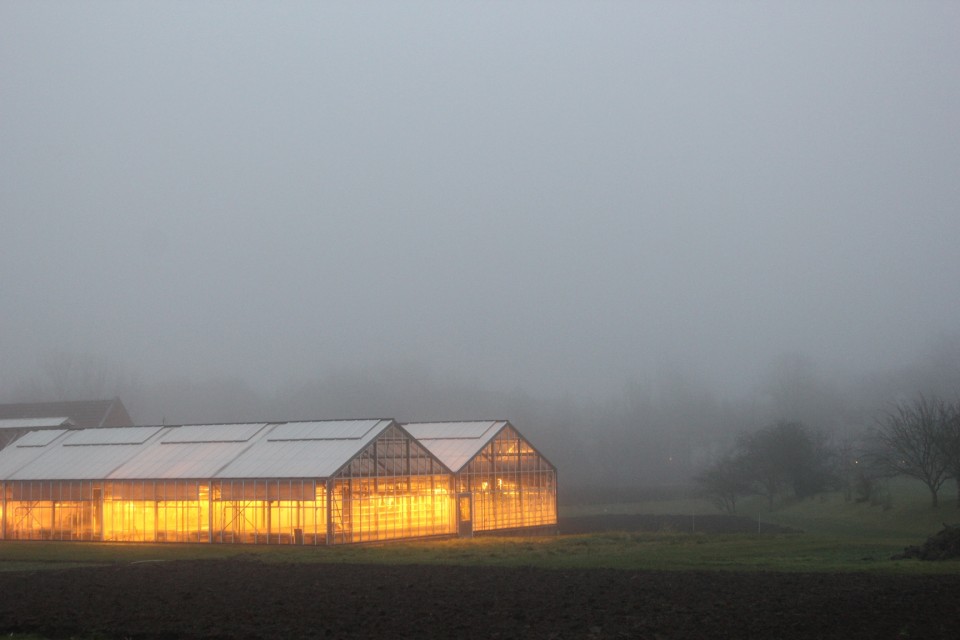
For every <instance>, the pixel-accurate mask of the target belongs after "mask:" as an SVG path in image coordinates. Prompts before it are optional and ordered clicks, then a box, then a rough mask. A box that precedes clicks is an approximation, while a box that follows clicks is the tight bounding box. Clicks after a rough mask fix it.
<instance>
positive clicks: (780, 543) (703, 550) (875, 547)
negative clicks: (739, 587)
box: [0, 483, 960, 574]
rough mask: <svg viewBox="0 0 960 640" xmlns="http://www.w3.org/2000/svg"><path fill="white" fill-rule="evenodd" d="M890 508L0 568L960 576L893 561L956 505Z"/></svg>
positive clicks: (175, 551)
mask: <svg viewBox="0 0 960 640" xmlns="http://www.w3.org/2000/svg"><path fill="white" fill-rule="evenodd" d="M890 492H891V496H892V500H891V501H890V503H889V505H888V506H887V508H884V507H882V506H870V505H868V504H854V503H850V502H845V501H844V500H843V498H842V496H839V495H834V494H830V495H825V496H822V497H818V498H814V499H810V500H806V501H802V502H798V503H796V504H792V505H788V506H783V507H781V508H779V509H776V510H774V511H767V510H765V509H762V508H761V506H763V507H765V504H763V503H762V502H761V501H746V502H745V503H744V504H743V505H741V507H740V511H741V513H743V514H744V515H748V516H750V517H752V518H757V517H759V518H760V519H762V520H763V521H766V522H771V523H774V524H781V525H786V526H790V527H793V528H796V529H799V530H802V533H795V534H776V535H774V534H764V535H751V534H727V535H708V534H687V533H627V532H621V533H606V534H593V535H580V536H554V537H543V538H475V539H473V540H433V541H419V542H400V543H390V544H385V545H363V546H343V547H296V546H289V547H277V546H271V547H266V546H232V545H181V544H166V545H164V544H95V543H56V542H11V541H7V542H2V543H0V570H24V569H26V570H40V569H52V568H67V567H71V566H83V565H91V564H94V565H95V564H109V563H131V562H158V561H169V560H179V559H184V560H185V559H202V558H223V557H238V558H249V559H258V560H260V561H263V562H337V563H342V562H347V563H384V564H405V563H406V564H409V563H421V564H465V565H476V564H485V565H510V566H537V567H546V568H555V569H563V568H585V567H610V568H623V569H663V570H776V571H827V572H833V571H867V572H872V571H878V572H906V573H931V574H932V573H958V572H960V561H957V562H940V563H930V562H920V561H915V560H898V561H894V560H890V559H889V558H890V556H891V555H893V554H894V553H897V552H899V551H901V550H902V549H903V547H905V546H907V545H910V544H920V543H921V542H923V541H924V540H925V539H926V537H927V536H928V535H931V534H933V533H935V532H937V531H939V530H940V529H941V528H942V526H943V523H944V522H948V523H952V524H955V523H957V522H958V521H960V510H958V509H956V508H955V506H956V505H955V501H953V500H944V503H943V504H942V506H941V507H940V508H939V509H931V508H930V507H929V504H928V502H927V499H926V496H925V495H924V493H923V490H922V487H919V488H918V487H916V486H915V485H913V484H911V483H899V484H896V485H894V486H891V488H890ZM598 512H601V513H602V512H607V513H675V514H676V513H680V514H683V513H691V514H694V513H696V514H707V513H715V511H714V510H713V509H712V508H711V507H710V506H709V505H708V504H706V503H703V502H700V501H696V500H673V501H669V502H651V503H632V504H615V505H585V506H579V507H570V508H567V509H565V511H564V515H578V514H586V513H598Z"/></svg>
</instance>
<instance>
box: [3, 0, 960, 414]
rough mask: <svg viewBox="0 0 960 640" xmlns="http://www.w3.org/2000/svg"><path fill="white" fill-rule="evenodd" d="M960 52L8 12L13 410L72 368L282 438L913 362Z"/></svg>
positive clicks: (942, 208)
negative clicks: (361, 415) (290, 430)
mask: <svg viewBox="0 0 960 640" xmlns="http://www.w3.org/2000/svg"><path fill="white" fill-rule="evenodd" d="M958 26H960V8H958V7H957V6H956V5H955V4H952V3H947V2H940V3H938V2H933V3H925V4H922V5H909V4H901V3H892V2H891V3H871V4H870V5H863V4H858V3H805V4H803V5H794V4H790V3H767V4H726V3H724V4H709V3H689V4H686V3H685V4H682V5H676V4H673V3H642V4H637V5H630V4H620V3H556V4H549V5H548V4H542V3H535V2H520V3H511V4H509V5H491V4H485V3H457V4H453V5H447V4H442V3H431V2H420V3H405V4H403V5H394V4H390V3H370V4H364V5H361V6H354V5H345V6H328V5H314V4H311V3H299V2H283V3H279V4H272V5H246V6H242V7H241V6H235V5H232V4H227V3H204V4H200V5H169V4H165V3H155V4H151V3H136V4H133V5H117V4H115V3H101V2H87V3H82V4H65V3H64V4H36V3H26V2H22V3H21V2H8V3H4V4H3V6H2V7H0V176H2V178H0V225H2V231H0V242H2V247H3V250H2V251H0V274H2V278H0V308H2V331H0V384H2V386H3V388H4V390H5V391H4V396H5V398H6V400H7V401H15V400H17V399H18V395H19V396H23V395H29V394H30V393H36V392H39V391H40V390H42V389H50V385H49V383H50V380H49V372H50V369H51V367H55V365H54V364H51V363H55V362H56V360H57V358H61V361H62V358H64V357H66V358H68V359H70V358H73V359H74V360H75V361H77V362H80V361H83V362H87V363H88V365H89V366H91V367H92V371H95V372H99V374H101V375H103V376H104V377H105V378H104V379H105V380H106V381H105V382H104V383H103V384H102V385H101V386H103V387H104V392H105V393H111V394H112V393H113V391H114V390H116V389H121V390H122V388H123V385H124V384H125V385H127V388H131V386H132V387H133V388H138V389H140V390H141V393H142V394H153V395H155V397H156V399H154V400H153V401H152V402H151V403H147V400H146V399H143V398H141V399H139V400H136V401H135V402H134V404H137V403H139V404H140V406H141V411H142V412H144V413H145V415H146V416H149V417H150V418H151V419H157V417H158V414H159V415H166V414H169V413H183V412H184V407H186V406H188V402H187V400H183V399H184V398H187V397H188V396H189V390H190V388H191V387H195V388H200V387H205V386H206V387H209V388H213V387H216V384H217V381H221V382H223V384H222V385H221V386H224V387H230V386H231V385H233V387H235V389H233V390H230V391H229V392H227V391H224V396H223V397H224V398H232V397H234V396H236V402H235V406H234V407H233V410H234V412H239V411H240V410H241V409H247V410H250V411H252V410H253V408H251V407H247V406H246V405H245V404H244V402H245V399H244V398H243V395H244V394H243V393H242V392H240V393H237V392H235V391H236V389H240V390H241V391H242V389H244V388H245V387H246V388H247V389H248V390H249V391H250V392H251V393H249V394H247V395H248V396H249V397H248V398H247V399H250V398H257V399H262V400H263V401H264V402H266V403H268V405H269V406H271V407H272V408H274V409H276V410H280V409H282V406H279V407H278V406H276V405H277V404H278V403H279V402H280V400H281V399H286V401H287V402H288V410H289V411H291V412H293V411H301V410H302V411H307V410H308V409H310V408H311V407H317V406H318V404H317V403H314V404H313V405H311V404H310V403H309V402H306V401H304V402H303V404H302V407H297V406H295V402H294V401H293V400H290V398H295V397H296V389H298V388H301V389H302V390H303V391H302V393H306V394H309V393H317V391H316V388H317V385H318V384H320V385H321V386H322V384H323V383H324V381H327V385H328V386H331V387H336V385H335V384H333V382H331V381H334V380H336V379H337V378H345V379H347V381H348V382H350V383H351V384H350V385H347V384H346V383H345V384H344V385H343V387H342V388H341V392H342V394H344V395H345V396H346V395H350V394H354V395H356V396H357V397H355V398H342V399H341V400H340V401H339V402H340V405H336V402H337V401H336V399H335V398H331V399H329V402H330V403H332V405H333V406H343V407H347V406H353V405H352V404H350V403H359V402H361V401H362V397H363V393H364V391H363V389H364V387H363V380H364V379H365V378H366V379H367V380H368V382H369V387H368V393H369V397H370V398H371V401H370V404H371V405H373V406H371V407H370V409H371V411H370V413H369V414H368V415H375V414H376V411H374V409H376V410H380V408H381V407H383V408H386V409H389V408H390V407H391V406H398V407H399V409H401V410H402V411H408V410H412V409H411V407H412V406H413V403H414V402H415V400H416V398H415V397H414V398H411V399H410V400H409V401H407V404H403V403H401V401H400V400H399V399H398V398H395V397H393V396H395V395H396V394H397V393H399V392H400V391H403V392H405V393H407V395H411V396H416V394H417V389H421V390H427V391H424V394H425V395H426V396H429V397H434V398H437V399H434V400H431V401H430V402H429V403H428V404H431V406H432V407H434V408H432V409H428V410H430V411H433V410H440V409H442V408H444V406H445V405H444V402H446V401H444V400H442V399H439V398H441V397H442V396H443V395H444V394H443V393H442V392H436V393H435V392H434V390H435V389H444V388H450V389H455V390H456V391H452V392H450V393H449V394H448V395H449V396H451V397H453V398H456V401H454V400H450V401H449V405H448V409H449V411H451V412H453V413H456V412H458V411H460V412H465V410H466V408H468V407H469V408H470V409H471V410H472V409H476V410H477V411H478V412H480V411H483V410H484V409H495V408H498V407H505V406H507V405H508V404H509V403H508V401H507V400H504V398H513V400H512V401H514V402H515V404H517V405H518V406H519V405H521V404H522V402H520V400H518V399H522V398H523V397H524V396H529V397H530V398H533V399H534V400H532V401H536V402H540V401H543V402H554V401H557V400H559V399H562V398H571V399H572V401H573V402H574V403H579V404H580V405H582V406H590V405H591V403H593V404H596V405H600V406H602V405H604V403H608V402H609V401H610V399H612V398H613V399H618V398H622V397H623V396H624V395H625V394H626V395H629V394H630V393H631V391H630V390H631V389H634V388H641V389H646V390H647V391H646V393H656V389H657V388H658V386H660V387H663V386H664V385H667V386H669V385H668V382H665V381H669V380H671V379H683V380H687V381H688V383H689V384H690V385H691V387H692V388H696V389H702V390H705V392H708V393H709V394H712V395H714V396H716V398H717V399H718V402H720V401H725V400H726V401H731V402H735V401H740V400H743V399H744V398H749V397H753V396H756V395H758V394H761V393H763V392H764V391H763V390H764V388H765V385H766V384H767V383H768V380H769V378H770V372H771V370H776V369H777V367H778V366H779V365H778V362H782V360H783V359H784V358H791V357H796V358H799V359H802V360H803V361H804V362H805V363H807V364H805V365H804V366H805V367H807V368H808V369H809V370H810V371H811V372H813V374H815V375H816V377H817V378H818V379H821V378H822V379H824V380H828V381H840V382H841V383H844V382H845V383H847V384H848V386H850V385H854V381H858V380H863V379H865V378H869V377H870V376H875V375H878V374H885V373H887V372H897V371H902V370H904V369H905V368H910V367H922V366H923V363H924V361H928V360H931V359H935V358H936V355H937V353H938V352H942V351H943V350H944V346H943V345H947V346H948V347H949V346H950V345H955V344H956V340H957V335H958V327H960V296H957V295H956V294H955V289H956V283H957V282H960V256H958V253H957V251H956V246H955V245H956V236H957V232H958V231H960V216H958V215H957V212H958V204H960V191H958V188H957V185H958V184H960V182H958V177H960V145H958V144H957V140H960V130H958V128H960V120H958V119H957V117H956V114H957V113H960V82H958V77H957V70H958V68H960V67H958V65H957V61H958V59H960V57H958V54H960V44H958V42H957V39H956V33H957V27H958ZM947 350H948V351H949V349H947ZM115 378H119V379H122V381H123V384H120V382H119V381H118V380H115ZM391 379H392V380H395V381H396V387H395V388H394V389H389V388H388V387H389V386H390V384H389V382H388V381H389V380H391ZM131 381H133V382H131ZM224 381H226V382H224ZM230 381H232V382H230ZM685 384H686V383H685ZM178 385H180V387H182V388H181V389H180V392H178V391H177V388H178ZM94 386H95V385H94ZM161 387H163V389H162V390H158V389H160V388H161ZM348 387H349V389H350V391H349V392H348V391H347V389H348ZM471 389H475V390H477V394H476V397H471V396H470V390H471ZM311 390H314V391H311ZM903 391H904V392H907V393H909V392H913V391H914V389H912V388H910V389H904V390H903ZM178 393H179V394H180V395H178ZM663 393H669V392H668V391H664V392H663ZM230 394H233V395H230ZM134 395H135V394H134ZM211 395H215V394H213V393H212V392H211ZM160 398H163V399H165V401H166V402H170V403H174V402H178V400H177V398H181V400H179V401H180V402H182V404H183V406H181V407H177V406H168V407H159V406H155V405H156V404H157V403H158V402H159V399H160ZM391 398H392V399H391ZM491 398H496V399H495V400H491ZM125 401H126V399H125ZM189 402H194V400H190V401H189ZM197 402H199V401H197ZM222 402H224V403H225V402H227V401H226V400H223V401H222ZM270 402H272V403H274V404H272V405H271V404H269V403H270ZM391 402H392V403H393V404H392V405H391ZM145 403H147V404H145ZM268 405H263V406H268ZM198 406H199V405H198ZM131 410H132V411H136V408H135V407H131ZM314 410H316V409H314ZM197 411H198V412H199V409H197ZM213 411H214V409H212V408H211V409H210V412H211V413H212V412H213ZM483 412H484V413H486V412H485V411H483ZM302 417H340V416H338V415H330V416H302ZM391 417H392V413H391ZM398 417H400V418H410V419H414V418H416V419H422V418H433V417H438V418H446V417H449V416H433V415H431V416H423V415H410V416H407V415H401V416H398ZM477 417H484V418H486V417H501V418H513V417H514V416H509V415H497V416H490V415H480V416H477ZM226 419H227V420H229V419H232V417H228V418H226ZM518 426H519V427H520V428H521V430H522V429H523V424H522V423H519V424H518Z"/></svg>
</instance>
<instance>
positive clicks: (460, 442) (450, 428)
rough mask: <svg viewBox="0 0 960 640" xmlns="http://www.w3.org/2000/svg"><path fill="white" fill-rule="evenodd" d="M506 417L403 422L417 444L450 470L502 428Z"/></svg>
mask: <svg viewBox="0 0 960 640" xmlns="http://www.w3.org/2000/svg"><path fill="white" fill-rule="evenodd" d="M507 424H508V423H507V422H506V421H505V420H492V421H491V420H485V421H476V422H414V423H405V424H404V425H403V427H404V429H406V430H407V431H409V432H410V435H412V436H413V437H414V438H416V439H417V441H418V442H420V444H422V445H423V446H424V447H426V448H427V450H428V451H429V452H430V453H432V454H433V455H435V456H436V457H437V458H438V459H439V460H440V462H442V463H443V464H444V465H446V466H447V467H448V468H449V469H452V470H453V471H455V472H456V471H460V470H461V469H462V468H463V467H464V466H465V465H466V464H467V463H468V462H470V460H472V459H473V457H474V456H476V455H477V453H479V452H480V450H481V449H482V448H483V447H484V445H486V444H487V443H488V442H490V441H491V440H493V437H494V436H496V435H497V434H498V433H499V432H500V430H501V429H503V428H504V427H505V426H507Z"/></svg>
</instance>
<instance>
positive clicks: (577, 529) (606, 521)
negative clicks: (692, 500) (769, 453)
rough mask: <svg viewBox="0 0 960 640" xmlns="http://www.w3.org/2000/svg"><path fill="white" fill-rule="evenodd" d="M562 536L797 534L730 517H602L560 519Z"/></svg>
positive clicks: (770, 525)
mask: <svg viewBox="0 0 960 640" xmlns="http://www.w3.org/2000/svg"><path fill="white" fill-rule="evenodd" d="M559 526H560V533H567V534H576V533H601V532H604V531H651V532H664V533H666V532H673V533H757V532H758V530H759V532H760V533H795V532H796V531H795V530H794V529H788V528H787V527H780V526H777V525H775V524H768V523H766V522H760V523H759V526H758V523H757V521H756V520H754V519H753V518H747V517H745V516H730V515H717V514H713V515H700V516H697V515H649V514H629V515H627V514H601V515H593V516H577V517H561V518H560V521H559Z"/></svg>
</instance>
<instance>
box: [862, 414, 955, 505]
mask: <svg viewBox="0 0 960 640" xmlns="http://www.w3.org/2000/svg"><path fill="white" fill-rule="evenodd" d="M948 416H949V409H948V408H947V406H946V405H945V404H944V402H943V401H942V400H939V399H937V398H931V399H929V400H928V399H927V398H925V397H924V396H923V395H921V396H920V397H918V398H917V399H915V400H913V401H912V402H908V403H900V404H899V405H897V408H896V410H894V411H893V412H891V413H889V414H887V416H886V417H885V418H884V419H883V420H882V421H881V423H880V426H879V429H878V430H877V440H878V442H879V444H880V446H881V448H880V450H879V451H878V452H877V453H876V454H874V455H875V456H876V457H877V461H878V462H879V463H880V464H881V465H883V466H884V467H886V469H887V470H888V471H889V472H890V473H892V474H895V475H905V476H909V477H911V478H916V479H917V480H920V481H921V482H923V484H925V485H926V487H927V489H929V490H930V502H931V506H933V507H936V506H937V505H938V501H937V494H938V492H939V491H940V487H942V486H943V483H944V482H946V480H947V477H948V466H949V465H948V462H947V459H946V457H945V456H944V455H943V453H942V451H941V448H940V447H941V444H940V443H941V441H942V440H943V432H944V429H945V426H946V423H947V422H948V420H949V417H948Z"/></svg>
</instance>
